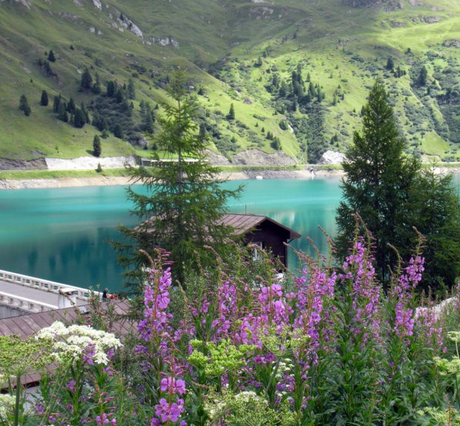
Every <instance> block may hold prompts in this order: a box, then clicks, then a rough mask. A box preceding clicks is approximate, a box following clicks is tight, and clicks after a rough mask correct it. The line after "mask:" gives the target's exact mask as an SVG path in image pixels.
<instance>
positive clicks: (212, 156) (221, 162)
mask: <svg viewBox="0 0 460 426" xmlns="http://www.w3.org/2000/svg"><path fill="white" fill-rule="evenodd" d="M205 152H206V159H207V160H208V161H209V162H210V163H211V164H212V165H214V166H225V165H227V166H228V165H229V164H230V161H228V159H227V158H225V157H224V156H223V155H222V154H218V153H217V152H214V151H211V150H210V149H207V150H206V151H205Z"/></svg>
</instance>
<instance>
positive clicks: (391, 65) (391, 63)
mask: <svg viewBox="0 0 460 426" xmlns="http://www.w3.org/2000/svg"><path fill="white" fill-rule="evenodd" d="M394 67H395V63H394V61H393V58H392V57H391V56H390V57H388V60H387V65H386V69H387V70H388V71H393V69H394Z"/></svg>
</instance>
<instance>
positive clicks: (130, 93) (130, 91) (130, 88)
mask: <svg viewBox="0 0 460 426" xmlns="http://www.w3.org/2000/svg"><path fill="white" fill-rule="evenodd" d="M126 94H127V96H128V99H135V98H136V90H135V89H134V81H133V79H132V78H130V79H129V81H128V87H127V89H126Z"/></svg>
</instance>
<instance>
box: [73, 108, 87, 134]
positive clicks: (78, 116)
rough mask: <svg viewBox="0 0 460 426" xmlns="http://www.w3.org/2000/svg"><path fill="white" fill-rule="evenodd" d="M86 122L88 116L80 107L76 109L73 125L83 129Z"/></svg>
mask: <svg viewBox="0 0 460 426" xmlns="http://www.w3.org/2000/svg"><path fill="white" fill-rule="evenodd" d="M85 124H86V117H85V114H84V113H83V111H82V110H81V109H80V108H76V109H75V114H74V117H73V125H74V126H75V127H76V128H77V129H81V128H82V127H83V126H84V125H85Z"/></svg>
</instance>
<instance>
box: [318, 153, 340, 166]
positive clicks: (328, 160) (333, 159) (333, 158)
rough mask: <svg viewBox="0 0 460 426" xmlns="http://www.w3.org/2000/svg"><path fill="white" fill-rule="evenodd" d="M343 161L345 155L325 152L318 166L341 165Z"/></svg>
mask: <svg viewBox="0 0 460 426" xmlns="http://www.w3.org/2000/svg"><path fill="white" fill-rule="evenodd" d="M344 161H345V154H342V153H341V152H336V151H326V152H325V153H324V154H323V155H322V156H321V158H320V160H319V161H318V163H319V164H342V163H343V162H344Z"/></svg>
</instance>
